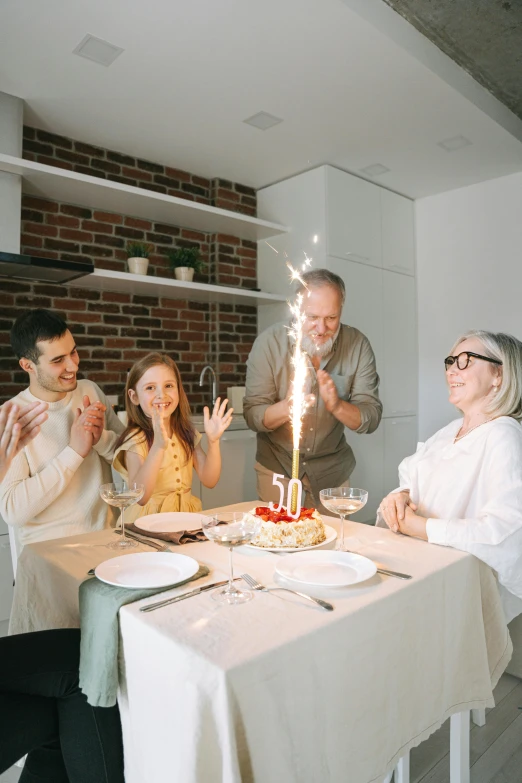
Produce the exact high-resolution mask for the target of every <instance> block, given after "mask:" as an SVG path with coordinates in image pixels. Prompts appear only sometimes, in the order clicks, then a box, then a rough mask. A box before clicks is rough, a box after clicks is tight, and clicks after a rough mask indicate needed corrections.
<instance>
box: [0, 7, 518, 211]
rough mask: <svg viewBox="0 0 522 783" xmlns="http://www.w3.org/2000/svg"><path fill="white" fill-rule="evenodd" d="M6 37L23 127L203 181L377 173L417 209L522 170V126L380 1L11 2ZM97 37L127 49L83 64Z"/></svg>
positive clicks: (8, 69)
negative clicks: (332, 168) (315, 171)
mask: <svg viewBox="0 0 522 783" xmlns="http://www.w3.org/2000/svg"><path fill="white" fill-rule="evenodd" d="M0 30H1V34H0V36H1V41H2V45H1V47H0V91H3V92H6V93H9V94H12V95H17V96H20V97H22V98H23V99H24V100H25V106H26V110H25V122H26V123H27V124H29V125H33V126H36V127H39V128H43V129H46V130H50V131H53V132H56V133H59V134H63V135H66V136H69V137H71V138H74V139H79V140H82V141H87V142H90V143H93V144H97V145H100V146H102V147H106V148H109V149H114V150H119V151H122V152H126V153H128V154H132V155H135V156H138V157H141V158H145V159H148V160H152V161H158V162H161V163H164V164H167V165H172V166H174V167H176V168H183V169H186V170H189V171H191V172H193V173H196V174H199V175H201V176H206V177H222V178H225V179H229V180H232V181H236V182H242V183H244V184H246V185H251V186H253V187H256V188H260V187H263V186H264V185H267V184H270V183H272V182H275V181H278V180H281V179H284V178H286V177H289V176H291V175H293V174H296V173H298V172H300V171H303V170H306V169H309V168H312V167H314V166H317V165H320V164H323V163H330V164H332V165H336V166H339V167H340V168H343V169H346V170H347V171H351V172H354V173H356V174H359V173H360V171H361V169H363V168H365V167H367V166H371V165H373V164H377V163H379V164H382V165H383V166H386V167H387V168H388V169H389V171H388V172H386V173H384V174H381V175H379V176H376V177H375V178H374V181H375V182H378V183H379V184H381V185H383V186H385V187H387V188H390V189H392V190H395V191H397V192H399V193H404V194H405V195H408V196H410V197H412V198H416V197H422V196H426V195H431V194H434V193H439V192H441V191H445V190H450V189H453V188H458V187H462V186H465V185H469V184H472V183H474V182H479V181H483V180H486V179H491V178H494V177H500V176H503V175H506V174H511V173H513V172H515V171H521V170H522V121H520V120H519V119H518V118H517V117H516V116H515V115H514V114H513V113H512V112H510V111H509V110H508V109H507V108H505V106H503V105H502V104H501V103H500V102H499V101H497V100H496V98H494V97H493V96H492V95H491V94H490V93H489V92H488V91H486V90H485V89H484V88H483V87H481V86H480V85H479V84H478V83H477V82H476V81H474V80H473V79H471V78H470V77H469V75H468V74H467V73H466V72H465V71H463V70H462V69H461V68H459V67H458V66H457V65H455V64H454V63H453V62H452V61H451V60H450V59H449V58H448V57H446V55H444V54H443V53H442V52H441V51H440V49H438V48H437V47H435V46H434V45H433V44H432V43H430V42H429V41H428V40H427V39H426V38H425V37H424V36H422V35H421V34H420V33H419V32H418V31H417V30H416V29H415V28H414V27H413V26H412V25H410V24H409V23H408V22H407V21H405V20H404V19H403V18H402V17H401V16H399V15H398V14H397V13H395V12H394V11H393V10H392V9H391V8H390V7H389V6H388V5H386V4H385V3H384V2H383V1H382V0H263V2H262V3H260V2H258V1H255V0H192V1H191V2H187V1H185V2H181V0H147V2H144V0H68V2H64V0H45V2H42V0H1V2H0ZM86 33H91V34H92V35H95V36H98V37H99V38H103V39H106V40H107V41H110V42H111V43H113V44H115V45H116V46H119V47H122V48H123V49H124V52H123V54H121V55H120V56H119V57H118V58H117V59H116V60H115V62H114V63H113V64H112V65H111V66H109V67H108V68H106V67H103V66H101V65H98V64H96V63H93V62H90V61H89V60H86V59H83V58H80V57H77V56H75V55H73V54H72V51H73V49H74V48H75V47H76V46H77V44H78V43H79V42H80V41H81V40H82V39H83V38H84V36H85V35H86ZM259 111H265V112H269V113H270V114H273V115H275V116H276V117H280V118H282V119H283V120H284V121H283V122H281V123H280V124H278V125H275V126H274V127H272V128H270V129H269V130H267V131H261V130H259V129H257V128H253V127H251V126H249V125H246V124H244V123H243V120H244V119H246V118H248V117H250V116H252V115H253V114H256V113H257V112H259ZM456 136H464V137H465V138H466V139H468V140H469V141H471V142H472V143H471V144H469V145H468V146H466V147H463V148H462V149H460V150H457V151H454V152H446V151H445V150H443V149H442V148H441V147H439V146H438V142H440V141H443V140H446V139H450V138H453V137H456ZM361 176H365V175H364V174H362V175H361ZM367 178H368V177H367Z"/></svg>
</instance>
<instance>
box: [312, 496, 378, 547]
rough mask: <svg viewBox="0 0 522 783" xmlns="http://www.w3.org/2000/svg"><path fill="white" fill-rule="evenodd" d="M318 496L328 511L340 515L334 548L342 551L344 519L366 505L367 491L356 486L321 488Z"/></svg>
mask: <svg viewBox="0 0 522 783" xmlns="http://www.w3.org/2000/svg"><path fill="white" fill-rule="evenodd" d="M319 498H320V500H321V503H322V504H323V506H324V507H325V508H327V509H328V511H331V512H332V514H337V515H338V516H340V517H341V535H340V536H339V538H338V539H337V543H336V545H335V548H336V549H337V550H338V551H339V552H344V551H345V548H344V520H345V518H346V517H347V516H350V514H355V512H356V511H359V509H361V508H362V507H363V506H365V505H366V501H367V500H368V492H367V491H366V490H365V489H357V487H333V488H331V489H322V490H321V491H320V493H319Z"/></svg>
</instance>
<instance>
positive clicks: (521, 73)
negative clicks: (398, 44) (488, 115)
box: [384, 0, 522, 119]
mask: <svg viewBox="0 0 522 783" xmlns="http://www.w3.org/2000/svg"><path fill="white" fill-rule="evenodd" d="M384 1H385V2H386V3H388V5H390V6H391V7H392V8H393V9H394V10H395V11H397V13H399V14H401V16H403V17H404V18H405V19H407V20H408V21H409V22H411V24H412V25H414V26H415V27H416V28H417V30H419V31H420V32H421V33H423V34H424V35H425V36H426V37H427V38H429V39H430V41H433V43H434V44H436V45H437V46H438V47H439V48H440V49H442V51H443V52H446V54H447V55H449V56H450V57H451V59H452V60H455V62H456V63H458V64H459V65H461V66H462V67H463V68H465V69H466V71H468V73H470V74H471V75H472V76H473V78H474V79H476V80H477V81H478V82H479V83H480V84H482V86H483V87H485V88H486V89H487V90H489V92H491V93H493V95H495V96H496V97H497V98H498V99H499V101H502V103H504V104H505V105H506V106H507V107H508V108H510V109H511V111H512V112H514V113H515V114H516V115H517V117H519V118H521V119H522V2H521V0H457V2H455V0H437V2H436V3H433V2H431V0H384Z"/></svg>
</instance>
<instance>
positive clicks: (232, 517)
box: [202, 511, 261, 604]
mask: <svg viewBox="0 0 522 783" xmlns="http://www.w3.org/2000/svg"><path fill="white" fill-rule="evenodd" d="M202 528H203V532H204V533H205V535H206V537H207V538H208V539H209V540H210V541H214V542H215V543H216V544H219V545H220V546H224V547H228V550H229V552H230V560H229V562H230V574H229V577H228V584H227V585H226V587H224V588H218V589H217V590H214V591H213V592H212V598H213V599H214V601H219V603H222V604H244V603H246V602H247V601H250V599H251V598H252V593H251V592H250V591H249V590H238V588H237V587H236V586H235V584H234V565H233V562H232V553H233V551H234V547H236V546H241V544H247V543H248V542H249V541H252V539H253V538H255V537H256V536H257V535H259V531H260V530H261V520H260V519H257V518H256V517H254V516H253V515H252V514H248V513H245V512H242V511H222V512H220V513H219V514H214V516H209V517H203V520H202Z"/></svg>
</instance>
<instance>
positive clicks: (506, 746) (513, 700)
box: [0, 623, 522, 783]
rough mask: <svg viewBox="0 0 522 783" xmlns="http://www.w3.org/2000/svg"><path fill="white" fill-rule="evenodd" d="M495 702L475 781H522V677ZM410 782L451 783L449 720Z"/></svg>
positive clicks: (14, 771)
mask: <svg viewBox="0 0 522 783" xmlns="http://www.w3.org/2000/svg"><path fill="white" fill-rule="evenodd" d="M5 633H7V623H0V636H3V635H4V634H5ZM495 703H496V707H495V708H494V709H492V710H488V711H487V714H486V725H485V726H482V727H481V728H479V727H478V726H473V725H472V729H471V740H470V745H471V765H472V766H471V783H522V680H519V679H517V678H516V677H512V676H511V675H510V674H504V675H503V676H502V677H501V679H500V682H499V684H498V685H497V687H496V688H495ZM20 772H21V770H20V769H18V768H17V767H12V768H11V769H9V770H7V771H6V772H4V774H3V775H0V783H17V781H18V778H19V777H20ZM303 783H307V782H306V781H303ZM324 783H328V781H325V782H324ZM347 783H349V779H348V780H347ZM410 783H449V721H447V722H446V723H445V724H444V726H442V728H441V729H439V731H437V732H435V734H432V735H431V737H430V738H429V739H427V740H426V742H423V743H422V745H419V747H418V748H415V750H413V751H412V753H411V780H410Z"/></svg>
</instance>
